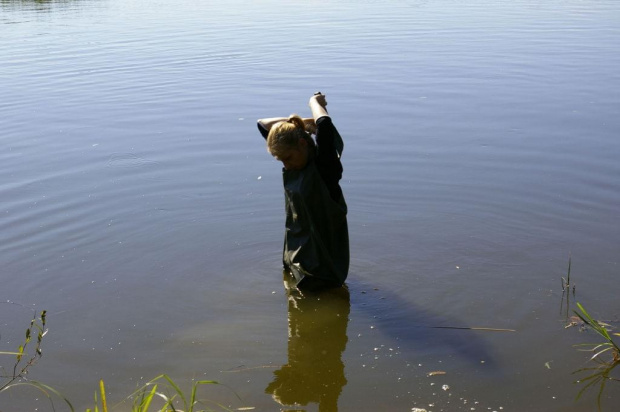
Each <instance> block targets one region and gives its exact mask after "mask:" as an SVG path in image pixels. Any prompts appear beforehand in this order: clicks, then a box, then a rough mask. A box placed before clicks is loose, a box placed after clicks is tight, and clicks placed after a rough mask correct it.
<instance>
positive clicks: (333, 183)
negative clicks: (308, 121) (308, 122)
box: [315, 116, 343, 202]
mask: <svg viewBox="0 0 620 412" xmlns="http://www.w3.org/2000/svg"><path fill="white" fill-rule="evenodd" d="M316 144H317V148H318V154H317V158H316V160H315V161H316V165H317V168H318V170H319V174H320V175H321V178H322V179H323V182H324V183H325V185H326V186H327V189H328V190H329V194H330V196H331V198H332V199H334V200H335V201H336V202H337V201H338V200H340V198H341V197H342V189H341V188H340V185H339V183H338V182H339V181H340V179H341V178H342V163H340V155H341V154H342V146H343V145H342V138H341V137H340V134H339V133H338V130H336V127H335V126H334V124H333V123H332V119H331V118H330V117H328V116H323V117H321V118H319V119H317V120H316Z"/></svg>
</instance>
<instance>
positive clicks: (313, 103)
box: [308, 92, 329, 120]
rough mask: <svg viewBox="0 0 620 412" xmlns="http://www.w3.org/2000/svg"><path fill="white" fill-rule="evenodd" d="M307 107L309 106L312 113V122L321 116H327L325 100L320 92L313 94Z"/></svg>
mask: <svg viewBox="0 0 620 412" xmlns="http://www.w3.org/2000/svg"><path fill="white" fill-rule="evenodd" d="M308 105H309V106H310V110H311V111H312V117H313V118H314V120H317V119H319V118H320V117H323V116H329V114H328V113H327V109H326V106H327V100H326V99H325V95H324V94H322V93H321V92H317V93H315V94H314V95H313V96H312V97H311V98H310V101H309V102H308Z"/></svg>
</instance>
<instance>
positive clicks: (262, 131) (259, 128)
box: [256, 123, 269, 140]
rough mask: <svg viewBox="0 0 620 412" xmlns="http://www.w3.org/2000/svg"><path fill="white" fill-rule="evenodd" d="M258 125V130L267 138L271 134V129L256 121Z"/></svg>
mask: <svg viewBox="0 0 620 412" xmlns="http://www.w3.org/2000/svg"><path fill="white" fill-rule="evenodd" d="M256 125H257V126H258V131H259V132H260V134H261V136H263V138H264V139H265V140H267V136H269V130H267V129H265V128H264V127H263V125H262V124H260V123H256Z"/></svg>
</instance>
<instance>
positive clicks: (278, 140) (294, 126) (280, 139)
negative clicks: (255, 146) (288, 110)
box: [267, 114, 316, 157]
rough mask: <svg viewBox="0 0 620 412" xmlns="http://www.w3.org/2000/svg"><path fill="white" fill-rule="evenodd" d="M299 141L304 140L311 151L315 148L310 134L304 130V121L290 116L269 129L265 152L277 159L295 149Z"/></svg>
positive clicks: (294, 115) (293, 115) (295, 116)
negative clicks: (285, 152) (283, 153)
mask: <svg viewBox="0 0 620 412" xmlns="http://www.w3.org/2000/svg"><path fill="white" fill-rule="evenodd" d="M299 139H304V140H305V141H306V142H307V143H308V146H309V147H310V148H312V149H314V148H315V147H316V145H315V143H314V140H313V139H312V137H311V136H310V133H309V132H308V131H307V130H306V124H305V123H304V120H303V119H302V118H301V117H299V116H298V115H296V114H292V115H290V116H289V117H288V119H286V120H285V121H283V122H280V123H278V124H276V125H275V126H274V127H272V128H271V130H270V131H269V135H268V136H267V150H268V151H269V153H271V154H272V155H273V156H276V157H277V156H279V155H280V154H281V153H282V152H284V151H285V150H290V149H295V148H297V147H298V146H299Z"/></svg>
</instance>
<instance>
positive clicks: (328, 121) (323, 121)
mask: <svg viewBox="0 0 620 412" xmlns="http://www.w3.org/2000/svg"><path fill="white" fill-rule="evenodd" d="M315 123H316V126H317V127H319V126H327V125H333V123H332V118H331V117H329V116H321V117H319V118H318V119H316V121H315Z"/></svg>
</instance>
